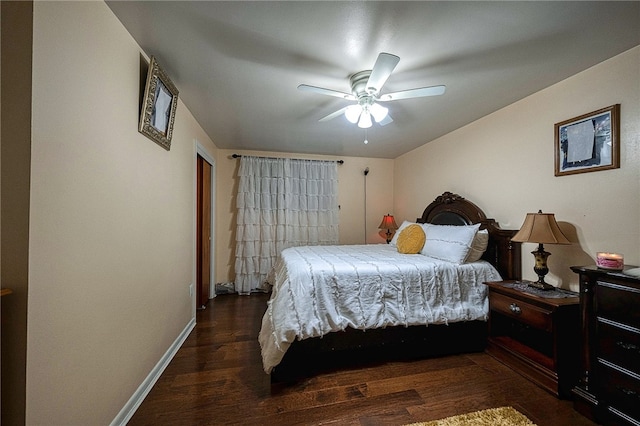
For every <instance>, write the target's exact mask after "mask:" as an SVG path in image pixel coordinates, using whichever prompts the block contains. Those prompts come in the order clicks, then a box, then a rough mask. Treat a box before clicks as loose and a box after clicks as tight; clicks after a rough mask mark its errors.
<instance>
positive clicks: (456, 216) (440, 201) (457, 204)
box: [416, 192, 522, 280]
mask: <svg viewBox="0 0 640 426" xmlns="http://www.w3.org/2000/svg"><path fill="white" fill-rule="evenodd" d="M416 222H418V223H432V224H434V225H473V224H476V223H479V224H480V229H486V230H487V231H488V232H489V245H488V246H487V250H486V251H485V252H484V255H482V259H484V260H486V261H487V262H489V263H491V264H492V265H493V266H495V268H496V269H497V270H498V272H500V275H501V276H502V279H504V280H520V279H522V265H521V256H520V243H516V242H513V241H511V238H512V237H513V236H514V235H515V234H516V232H518V230H507V229H500V226H499V225H498V223H497V222H496V221H495V220H493V219H487V216H486V215H485V214H484V212H483V211H482V210H480V208H479V207H478V206H476V205H475V204H473V203H472V202H471V201H469V200H466V199H464V197H461V196H460V195H458V194H453V193H451V192H445V193H443V194H442V195H440V196H438V197H437V198H436V199H435V200H434V201H433V202H432V203H431V204H429V205H428V206H427V208H426V209H424V212H423V213H422V217H419V218H417V219H416Z"/></svg>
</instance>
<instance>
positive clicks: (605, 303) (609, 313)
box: [595, 280, 640, 328]
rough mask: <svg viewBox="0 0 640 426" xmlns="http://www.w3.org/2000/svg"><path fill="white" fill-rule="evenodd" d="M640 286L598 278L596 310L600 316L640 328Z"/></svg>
mask: <svg viewBox="0 0 640 426" xmlns="http://www.w3.org/2000/svg"><path fill="white" fill-rule="evenodd" d="M638 306H640V288H639V287H637V286H631V285H624V284H621V283H617V282H608V281H600V280H598V283H597V286H596V294H595V311H596V313H597V315H598V317H602V318H607V319H611V320H613V321H617V322H620V323H623V324H627V325H630V326H633V327H636V328H640V309H638Z"/></svg>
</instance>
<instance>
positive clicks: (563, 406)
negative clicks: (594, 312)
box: [129, 294, 595, 426]
mask: <svg viewBox="0 0 640 426" xmlns="http://www.w3.org/2000/svg"><path fill="white" fill-rule="evenodd" d="M267 299H268V295H266V294H253V295H251V296H237V295H220V296H218V297H216V298H215V299H213V300H211V301H210V302H209V305H208V307H207V309H206V310H204V311H198V313H197V318H196V320H197V325H196V328H195V329H194V331H193V332H192V333H191V335H190V336H189V337H188V338H187V340H186V342H185V343H184V345H183V347H182V348H181V349H180V350H179V352H178V353H177V355H176V357H175V358H174V359H173V361H172V362H171V364H170V365H169V366H168V367H167V369H166V370H165V372H164V374H163V375H162V377H161V378H160V379H159V380H158V382H157V383H156V385H155V386H154V388H153V389H152V390H151V392H150V393H149V395H148V396H147V398H146V399H145V401H144V402H143V403H142V404H141V406H140V407H139V409H138V410H137V412H136V413H135V415H134V416H133V418H132V419H131V421H130V422H129V425H131V426H135V425H224V424H236V425H262V424H272V425H314V424H323V425H325V424H334V425H403V424H407V423H412V422H419V421H428V420H434V419H439V418H443V417H448V416H452V415H455V414H462V413H467V412H471V411H475V410H481V409H485V408H493V407H500V406H506V405H510V406H512V407H514V408H515V409H517V410H518V411H520V412H521V413H523V414H525V415H526V416H527V417H529V418H530V419H531V420H532V421H533V422H535V423H536V424H537V425H539V426H547V425H549V426H552V425H553V426H563V425H567V426H568V425H571V426H580V425H585V426H586V425H594V424H595V423H592V422H590V421H589V420H588V419H586V418H585V417H583V416H581V415H580V414H578V413H577V412H575V411H574V410H573V408H572V404H571V401H567V400H559V399H556V398H555V397H554V396H552V395H551V394H549V393H547V392H546V391H544V390H542V389H541V388H539V387H537V386H536V385H534V384H532V383H531V382H529V381H528V380H527V379H525V378H523V377H522V376H520V375H519V374H517V373H515V372H514V371H512V370H511V369H509V368H508V367H506V366H504V365H503V364H501V363H500V362H498V361H496V360H494V359H493V358H492V357H490V356H489V355H486V354H484V353H473V354H465V355H455V356H447V357H441V358H431V359H425V360H417V361H410V362H388V363H383V364H378V365H371V366H363V367H361V368H351V369H347V370H342V371H333V372H325V373H321V374H318V375H316V376H314V377H311V378H308V379H304V380H301V381H299V382H297V383H295V384H289V385H283V384H276V385H272V384H271V382H270V378H269V376H267V375H266V374H265V373H264V371H263V370H262V362H261V358H260V346H259V344H258V341H257V335H258V331H259V329H260V324H261V320H262V314H263V313H264V310H265V308H266V301H267Z"/></svg>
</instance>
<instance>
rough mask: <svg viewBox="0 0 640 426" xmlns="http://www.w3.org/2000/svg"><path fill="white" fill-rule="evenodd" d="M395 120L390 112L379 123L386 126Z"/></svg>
mask: <svg viewBox="0 0 640 426" xmlns="http://www.w3.org/2000/svg"><path fill="white" fill-rule="evenodd" d="M392 121H393V118H391V116H390V115H389V114H387V116H386V117H385V118H383V119H382V120H380V122H379V123H378V124H379V125H381V126H386V125H387V124H389V123H391V122H392Z"/></svg>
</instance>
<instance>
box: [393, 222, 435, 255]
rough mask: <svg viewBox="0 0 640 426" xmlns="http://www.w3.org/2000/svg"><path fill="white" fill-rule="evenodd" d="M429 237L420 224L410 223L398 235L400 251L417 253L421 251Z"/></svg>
mask: <svg viewBox="0 0 640 426" xmlns="http://www.w3.org/2000/svg"><path fill="white" fill-rule="evenodd" d="M426 239H427V237H426V235H425V234H424V230H423V229H422V226H420V225H409V226H407V227H406V228H404V229H403V230H402V232H400V235H398V242H397V243H396V245H397V247H398V253H403V254H416V253H420V250H422V246H424V242H425V240H426Z"/></svg>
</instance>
